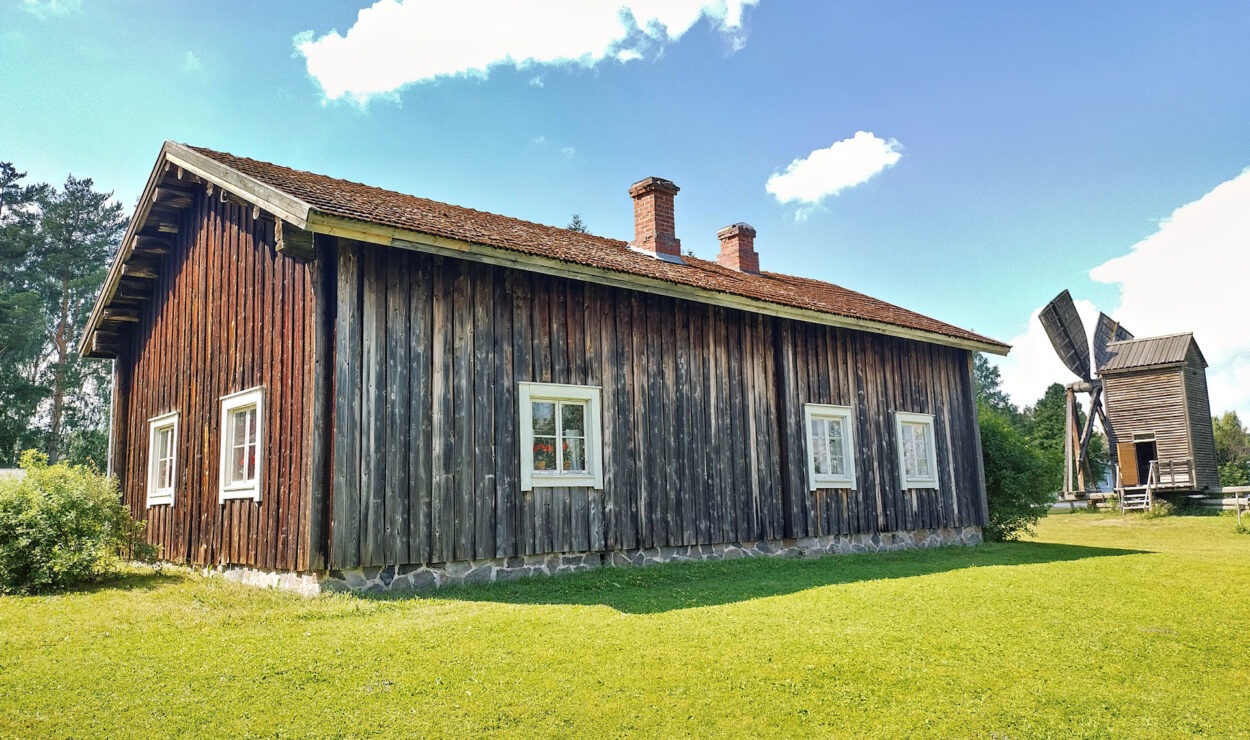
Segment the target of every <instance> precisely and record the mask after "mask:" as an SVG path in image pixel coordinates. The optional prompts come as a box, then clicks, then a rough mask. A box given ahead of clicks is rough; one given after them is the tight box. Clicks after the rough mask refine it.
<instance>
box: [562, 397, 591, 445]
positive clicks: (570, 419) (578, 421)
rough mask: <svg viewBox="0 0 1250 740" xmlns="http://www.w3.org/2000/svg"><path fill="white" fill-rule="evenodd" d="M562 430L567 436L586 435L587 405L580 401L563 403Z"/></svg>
mask: <svg viewBox="0 0 1250 740" xmlns="http://www.w3.org/2000/svg"><path fill="white" fill-rule="evenodd" d="M560 430H561V433H562V434H564V436H565V437H584V436H586V406H585V405H584V404H580V403H561V404H560Z"/></svg>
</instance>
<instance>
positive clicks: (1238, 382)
mask: <svg viewBox="0 0 1250 740" xmlns="http://www.w3.org/2000/svg"><path fill="white" fill-rule="evenodd" d="M1089 274H1090V277H1091V278H1093V279H1094V280H1097V281H1099V282H1103V283H1110V284H1118V285H1119V286H1120V301H1119V305H1117V306H1115V307H1113V308H1111V309H1110V310H1107V311H1106V313H1107V314H1108V315H1110V316H1112V317H1113V318H1115V319H1117V320H1118V321H1121V322H1122V323H1123V324H1124V326H1125V327H1126V328H1127V329H1128V330H1129V331H1132V332H1133V333H1134V334H1135V335H1137V336H1139V337H1145V336H1157V335H1162V334H1171V333H1175V332H1193V333H1194V337H1195V339H1197V341H1198V345H1199V346H1200V347H1202V352H1203V355H1204V356H1205V357H1206V358H1207V362H1208V363H1210V367H1209V368H1207V381H1208V383H1209V386H1210V394H1211V411H1212V413H1215V414H1219V413H1221V412H1223V411H1227V410H1235V411H1237V413H1238V414H1239V415H1240V416H1241V418H1242V419H1243V420H1250V332H1247V331H1246V328H1245V327H1246V317H1247V315H1248V314H1250V306H1248V305H1247V303H1246V300H1245V290H1246V281H1247V276H1250V169H1247V170H1245V171H1243V172H1242V173H1241V174H1240V175H1238V176H1237V177H1235V178H1233V179H1232V180H1229V181H1227V182H1224V183H1222V184H1220V185H1219V186H1217V187H1216V188H1215V189H1213V190H1211V191H1210V192H1209V193H1207V194H1206V195H1204V196H1202V197H1201V198H1199V199H1198V200H1196V201H1194V202H1192V203H1188V204H1186V205H1184V206H1181V207H1180V208H1177V209H1176V210H1175V211H1174V212H1173V213H1172V215H1171V216H1169V217H1168V218H1166V219H1164V220H1163V221H1161V222H1160V223H1159V228H1158V230H1156V231H1155V233H1153V234H1151V235H1150V236H1148V237H1146V238H1145V239H1143V240H1142V241H1140V242H1138V243H1137V244H1134V245H1133V246H1132V248H1131V249H1130V250H1129V251H1128V253H1127V254H1125V255H1123V256H1120V257H1116V258H1115V259H1112V260H1108V261H1107V262H1105V263H1104V264H1101V265H1099V266H1097V267H1095V268H1094V269H1092V270H1090V273H1089ZM1077 307H1078V309H1079V310H1080V311H1081V318H1082V319H1084V320H1085V326H1086V329H1087V330H1089V331H1092V329H1093V326H1094V323H1093V322H1094V319H1095V318H1096V317H1097V312H1096V311H1095V309H1094V306H1093V305H1092V304H1090V303H1088V302H1087V301H1078V302H1077ZM1011 344H1013V345H1014V347H1015V348H1014V349H1013V350H1012V353H1011V355H1010V356H1008V357H1007V358H1004V359H1003V360H1001V361H1000V363H999V366H1000V367H1001V368H1002V374H1003V385H1004V388H1005V389H1006V390H1007V392H1008V393H1010V394H1011V396H1012V399H1013V400H1014V401H1015V402H1016V403H1018V404H1025V403H1032V402H1033V401H1035V400H1036V399H1037V398H1038V397H1039V396H1040V395H1041V393H1042V391H1044V390H1045V389H1046V386H1047V385H1049V384H1050V383H1052V382H1056V381H1058V382H1063V383H1067V382H1069V381H1071V380H1073V379H1074V378H1073V377H1072V375H1071V373H1069V372H1068V371H1067V370H1066V369H1065V368H1064V367H1063V365H1062V364H1061V363H1060V362H1059V360H1058V358H1056V357H1055V356H1054V350H1052V349H1051V347H1050V342H1049V341H1048V340H1047V339H1046V334H1045V332H1044V331H1043V330H1042V327H1041V325H1040V324H1039V323H1038V322H1037V313H1036V312H1034V314H1033V316H1031V317H1030V319H1029V326H1028V329H1027V330H1026V331H1025V332H1024V333H1023V334H1021V335H1020V336H1018V337H1016V338H1015V339H1013V340H1012V341H1011Z"/></svg>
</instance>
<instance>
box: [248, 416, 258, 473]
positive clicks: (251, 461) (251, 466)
mask: <svg viewBox="0 0 1250 740" xmlns="http://www.w3.org/2000/svg"><path fill="white" fill-rule="evenodd" d="M255 433H256V428H255V426H253V427H252V435H253V436H252V443H251V444H249V445H248V446H247V472H246V476H247V480H256V453H257V452H258V451H259V450H260V440H258V439H256V436H255Z"/></svg>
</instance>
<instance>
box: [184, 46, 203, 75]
mask: <svg viewBox="0 0 1250 740" xmlns="http://www.w3.org/2000/svg"><path fill="white" fill-rule="evenodd" d="M182 69H183V71H184V72H192V73H196V72H202V71H204V62H202V61H200V57H199V55H197V54H196V53H195V52H193V51H188V52H187V53H186V54H184V55H183V56H182Z"/></svg>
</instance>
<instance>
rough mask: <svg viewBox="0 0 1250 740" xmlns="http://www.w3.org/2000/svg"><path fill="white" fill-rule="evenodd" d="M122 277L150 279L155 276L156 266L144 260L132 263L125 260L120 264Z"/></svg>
mask: <svg viewBox="0 0 1250 740" xmlns="http://www.w3.org/2000/svg"><path fill="white" fill-rule="evenodd" d="M122 277H128V278H135V279H138V280H152V279H155V278H156V267H155V266H154V265H149V264H147V263H144V262H136V263H134V264H131V263H129V262H127V263H126V264H124V265H122Z"/></svg>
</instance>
